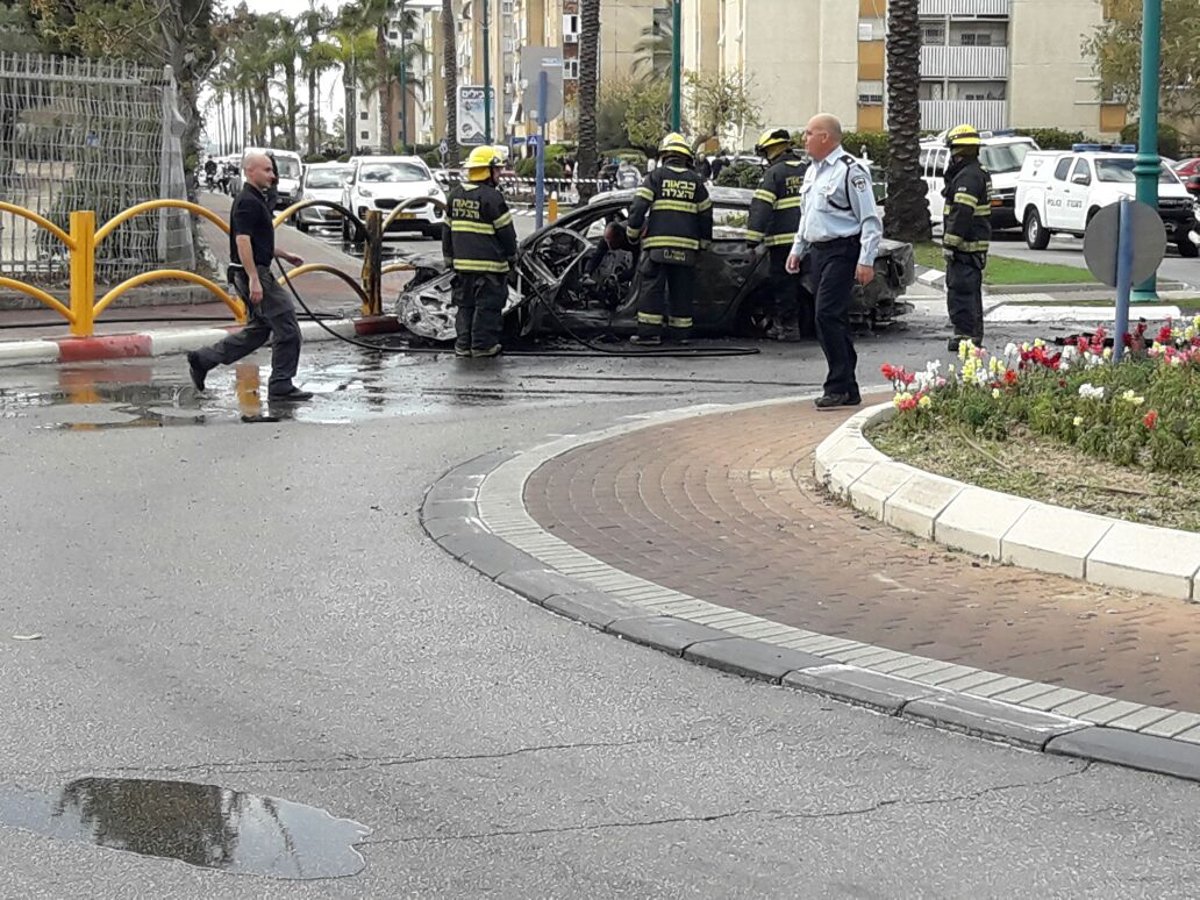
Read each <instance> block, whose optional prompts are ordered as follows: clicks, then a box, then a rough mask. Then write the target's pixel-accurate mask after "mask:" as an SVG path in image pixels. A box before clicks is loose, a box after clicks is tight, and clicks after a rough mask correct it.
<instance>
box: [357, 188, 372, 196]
mask: <svg viewBox="0 0 1200 900" xmlns="http://www.w3.org/2000/svg"><path fill="white" fill-rule="evenodd" d="M358 196H360V197H374V196H375V195H374V194H372V193H371V192H370V191H369V190H367V189H366V188H359V189H358Z"/></svg>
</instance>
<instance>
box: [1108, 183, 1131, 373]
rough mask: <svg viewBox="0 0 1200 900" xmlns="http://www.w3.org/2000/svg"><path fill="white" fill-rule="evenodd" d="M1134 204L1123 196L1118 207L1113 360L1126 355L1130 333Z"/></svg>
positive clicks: (1118, 359)
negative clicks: (1126, 337) (1127, 337)
mask: <svg viewBox="0 0 1200 900" xmlns="http://www.w3.org/2000/svg"><path fill="white" fill-rule="evenodd" d="M1133 240H1134V239H1133V204H1132V202H1131V201H1130V199H1129V198H1128V197H1122V198H1121V201H1120V205H1119V206H1118V207H1117V327H1116V330H1115V331H1114V332H1113V362H1120V361H1121V357H1122V356H1124V355H1125V335H1126V334H1128V333H1129V297H1130V294H1131V292H1132V290H1133Z"/></svg>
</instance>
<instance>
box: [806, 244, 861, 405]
mask: <svg viewBox="0 0 1200 900" xmlns="http://www.w3.org/2000/svg"><path fill="white" fill-rule="evenodd" d="M860 249H861V242H860V241H859V239H858V237H857V236H854V237H848V238H838V239H837V240H832V241H826V242H824V243H819V244H813V245H812V250H811V251H810V253H811V255H812V265H813V282H814V284H815V286H816V294H815V297H814V300H815V303H816V318H817V340H818V341H819V342H820V344H821V351H822V352H823V353H824V354H825V362H826V364H827V366H828V367H829V374H828V375H827V376H826V377H825V393H826V394H849V395H851V396H857V395H858V377H857V375H856V374H855V370H856V369H857V368H858V353H856V352H855V350H854V340H853V337H852V336H851V332H850V303H851V301H852V300H853V298H854V270H855V269H856V268H857V267H858V253H859V250H860Z"/></svg>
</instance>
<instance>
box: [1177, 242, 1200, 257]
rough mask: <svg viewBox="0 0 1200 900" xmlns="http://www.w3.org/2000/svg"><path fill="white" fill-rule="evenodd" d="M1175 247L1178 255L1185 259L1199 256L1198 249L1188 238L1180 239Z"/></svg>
mask: <svg viewBox="0 0 1200 900" xmlns="http://www.w3.org/2000/svg"><path fill="white" fill-rule="evenodd" d="M1175 246H1176V247H1178V248H1179V255H1180V256H1182V257H1184V258H1185V259H1195V258H1196V257H1197V256H1200V247H1197V246H1196V245H1195V244H1193V243H1192V239H1191V238H1190V237H1181V238H1180V239H1179V240H1178V241H1177V242H1176V243H1175Z"/></svg>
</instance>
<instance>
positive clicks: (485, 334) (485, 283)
mask: <svg viewBox="0 0 1200 900" xmlns="http://www.w3.org/2000/svg"><path fill="white" fill-rule="evenodd" d="M451 296H452V297H453V300H454V305H455V306H457V307H458V313H457V315H456V316H455V319H454V327H455V330H456V331H457V332H458V334H457V336H456V338H455V340H454V349H455V350H460V351H465V350H490V349H491V348H492V347H494V346H496V345H497V344H499V343H500V336H501V334H502V333H503V331H504V304H505V303H506V302H507V301H508V276H507V275H502V274H500V273H498V272H458V273H456V274H455V276H454V289H453V291H452V293H451Z"/></svg>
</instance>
